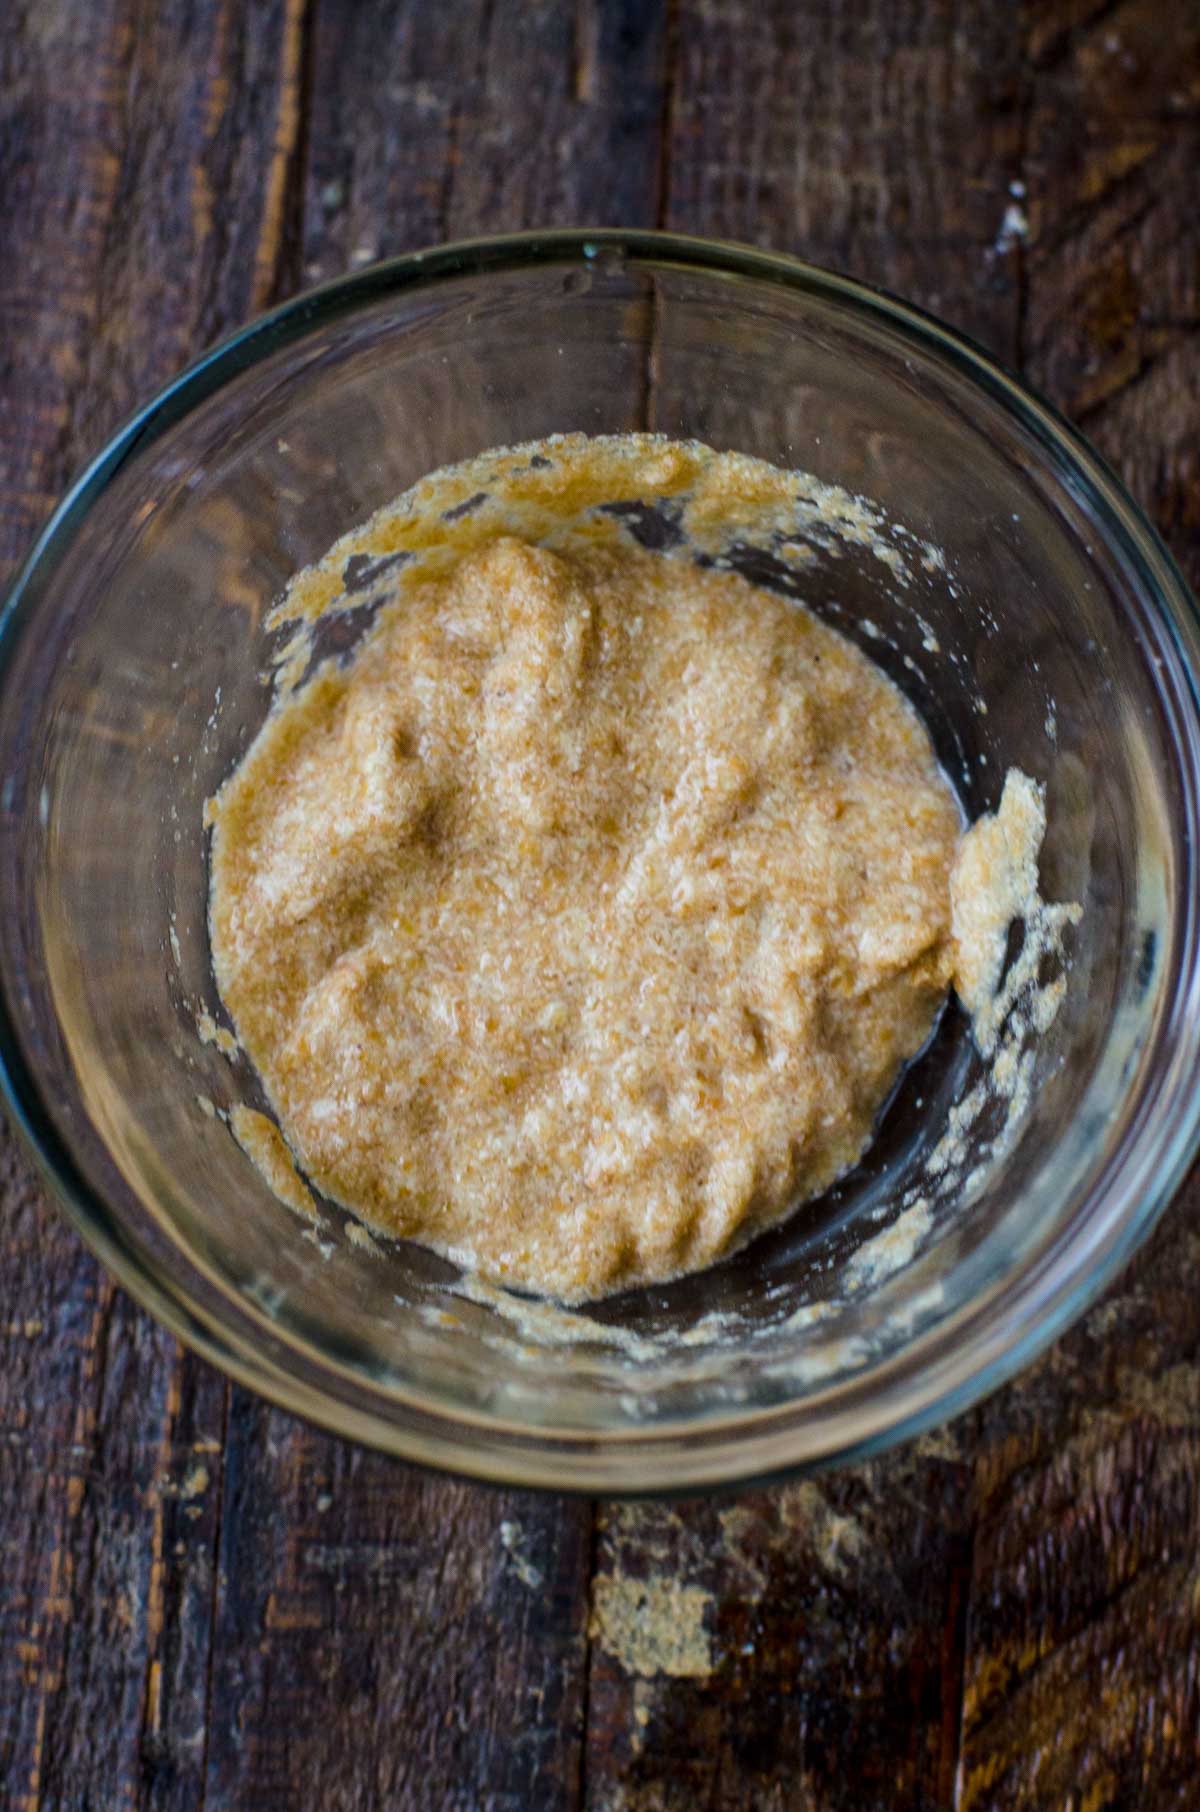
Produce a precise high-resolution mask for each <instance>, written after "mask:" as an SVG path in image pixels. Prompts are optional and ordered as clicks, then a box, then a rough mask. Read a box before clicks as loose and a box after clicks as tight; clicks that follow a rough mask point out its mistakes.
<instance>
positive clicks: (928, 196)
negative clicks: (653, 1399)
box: [586, 0, 1022, 1812]
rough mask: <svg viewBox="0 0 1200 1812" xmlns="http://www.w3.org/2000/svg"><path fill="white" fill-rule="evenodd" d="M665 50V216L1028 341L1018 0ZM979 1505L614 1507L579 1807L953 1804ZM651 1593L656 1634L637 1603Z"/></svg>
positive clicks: (927, 1497)
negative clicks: (1015, 234)
mask: <svg viewBox="0 0 1200 1812" xmlns="http://www.w3.org/2000/svg"><path fill="white" fill-rule="evenodd" d="M673 38H674V42H675V45H676V54H675V61H674V63H673V69H672V83H671V90H670V96H669V103H668V108H667V118H668V122H669V137H668V140H667V144H666V148H665V154H664V155H665V165H664V185H663V214H664V224H666V225H669V226H672V227H677V228H681V229H689V230H697V231H704V232H708V233H713V234H718V235H723V236H726V237H730V238H738V239H747V240H753V241H757V242H759V243H762V244H767V245H772V246H775V247H778V248H780V249H783V250H788V251H794V252H797V253H800V254H801V255H803V256H805V257H808V258H811V259H813V260H814V261H816V262H818V263H823V264H830V265H833V266H836V267H840V268H842V269H846V270H849V271H851V272H852V273H853V274H855V275H857V276H861V277H864V278H866V279H867V280H868V281H872V282H876V283H880V284H883V285H885V286H887V287H890V288H893V289H896V290H899V291H901V292H903V293H904V294H906V295H907V296H909V297H910V298H912V299H914V300H916V301H918V302H923V303H924V304H925V305H926V306H928V307H930V308H932V309H935V310H937V311H938V312H940V313H942V314H944V315H947V316H948V317H949V318H950V319H951V320H953V321H955V322H956V323H957V324H958V325H959V326H961V327H963V328H964V329H965V330H966V331H968V332H969V333H972V334H973V335H975V336H976V337H977V338H979V339H981V340H983V341H985V342H986V343H988V344H990V345H991V346H992V347H993V348H995V349H996V350H997V351H999V352H1000V354H1001V355H1002V356H1004V357H1008V358H1012V357H1013V355H1014V351H1015V348H1016V344H1017V335H1018V330H1019V321H1020V286H1019V277H1020V266H1019V256H1018V249H1017V248H1016V247H1015V246H1014V244H1012V243H1010V242H1009V240H1008V239H1007V238H1005V237H1004V236H1003V235H1002V231H1001V229H1002V226H1003V223H1004V219H1005V215H1006V213H1007V210H1008V209H1009V207H1010V205H1011V203H1012V201H1013V196H1012V195H1011V193H1010V189H1009V184H1010V183H1011V182H1015V181H1018V180H1019V175H1018V170H1019V154H1020V97H1021V93H1022V70H1021V62H1020V53H1019V44H1018V43H1017V41H1016V40H1015V38H1014V35H1013V33H1012V29H1011V24H1010V23H1009V22H1008V20H1007V17H1006V15H1005V13H1004V9H996V8H986V7H971V8H961V7H952V6H949V5H942V4H938V3H936V0H928V3H926V0H909V3H907V4H904V5H901V6H892V5H885V4H883V3H882V0H879V3H876V0H856V3H854V4H850V5H838V6H827V5H818V4H811V5H804V6H798V7H797V6H789V7H784V6H765V7H764V6H757V5H751V4H748V3H747V4H739V3H735V0H730V3H729V4H719V5H715V6H714V5H707V4H706V5H699V4H695V5H693V4H691V3H690V0H682V4H681V5H680V7H679V9H678V15H677V18H676V21H675V28H674V32H673ZM972 1520H973V1518H972V1482H971V1464H970V1459H969V1455H968V1452H967V1451H966V1449H965V1448H962V1447H960V1445H959V1444H958V1443H957V1442H946V1441H945V1440H944V1439H943V1438H941V1437H938V1438H936V1439H934V1440H932V1441H930V1442H927V1443H925V1444H924V1445H923V1446H920V1447H918V1448H916V1449H914V1450H910V1451H908V1452H905V1453H901V1454H898V1455H894V1456H889V1457H886V1458H884V1459H883V1460H881V1461H878V1462H876V1463H874V1464H872V1465H870V1466H866V1467H858V1468H852V1469H849V1470H848V1471H845V1472H842V1473H839V1474H837V1475H836V1476H834V1477H831V1478H829V1479H823V1480H819V1481H816V1482H813V1483H811V1484H805V1485H801V1486H797V1487H793V1488H790V1489H787V1490H784V1491H782V1492H779V1493H776V1494H773V1495H772V1496H770V1497H766V1498H762V1497H755V1498H751V1499H748V1500H745V1501H744V1502H740V1503H738V1504H737V1505H735V1506H733V1507H731V1508H727V1509H724V1510H714V1509H712V1508H711V1507H709V1506H704V1505H696V1506H690V1505H689V1506H686V1507H682V1508H677V1509H673V1510H670V1511H641V1512H637V1513H618V1514H616V1515H613V1516H608V1515H606V1516H605V1517H604V1518H603V1519H602V1522H601V1526H600V1540H599V1554H598V1572H597V1575H596V1578H595V1580H594V1582H593V1619H592V1620H593V1630H594V1632H595V1641H594V1644H593V1651H592V1660H591V1684H590V1697H589V1727H588V1752H587V1758H586V1776H587V1796H586V1804H587V1805H588V1807H589V1808H594V1809H595V1812H609V1809H610V1808H614V1809H615V1808H616V1807H618V1806H619V1807H621V1808H623V1809H624V1812H641V1809H645V1812H651V1809H653V1812H682V1809H683V1808H685V1807H686V1808H688V1809H689V1812H694V1809H699V1808H713V1809H714V1812H716V1809H717V1808H720V1809H721V1812H733V1809H734V1808H739V1809H741V1808H745V1809H747V1812H748V1809H750V1808H754V1809H755V1812H757V1809H758V1808H760V1807H771V1808H772V1809H774V1808H779V1809H780V1812H784V1809H785V1808H797V1809H799V1808H804V1809H805V1812H810V1809H816V1808H831V1809H832V1808H847V1812H849V1809H851V1808H853V1812H867V1809H868V1808H874V1807H879V1808H883V1807H889V1808H890V1807H894V1806H907V1807H916V1806H920V1807H926V1806H929V1807H933V1806H945V1807H949V1806H950V1805H951V1803H952V1796H953V1789H954V1780H955V1774H956V1768H957V1759H958V1732H959V1721H960V1690H961V1671H962V1664H963V1632H964V1624H965V1612H966V1600H967V1589H968V1585H969V1580H970V1570H971V1566H970V1543H971V1530H972ZM642 1590H644V1592H645V1594H646V1596H645V1603H646V1605H647V1607H648V1610H647V1612H646V1616H647V1618H648V1620H649V1622H650V1625H651V1627H652V1628H654V1629H657V1630H658V1631H659V1633H660V1636H661V1648H660V1649H658V1650H656V1648H655V1646H654V1645H653V1644H652V1643H647V1641H646V1640H645V1638H644V1637H642V1638H637V1637H635V1636H634V1635H633V1634H632V1625H631V1624H630V1623H629V1622H628V1620H627V1619H625V1618H624V1612H626V1611H628V1612H632V1610H633V1609H634V1607H636V1605H637V1603H638V1602H639V1592H640V1591H642ZM680 1592H682V1593H683V1594H684V1596H683V1597H682V1598H681V1597H680V1596H679V1593H680ZM613 1605H615V1606H616V1607H617V1608H618V1612H620V1613H621V1614H620V1615H617V1616H616V1618H615V1620H614V1615H613V1614H612V1610H611V1607H612V1606H613ZM681 1625H682V1626H683V1627H684V1628H686V1629H688V1630H690V1631H691V1633H692V1636H693V1638H694V1639H693V1640H692V1641H691V1642H690V1644H689V1645H688V1647H687V1648H686V1651H685V1652H684V1655H683V1660H682V1665H681V1663H680V1657H679V1656H678V1655H674V1656H672V1654H671V1651H670V1648H669V1635H670V1632H671V1631H672V1630H673V1629H677V1628H678V1627H680V1626H681Z"/></svg>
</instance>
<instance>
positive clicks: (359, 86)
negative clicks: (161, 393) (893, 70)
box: [207, 0, 663, 1812]
mask: <svg viewBox="0 0 1200 1812" xmlns="http://www.w3.org/2000/svg"><path fill="white" fill-rule="evenodd" d="M662 16H663V15H662V9H661V8H655V7H642V6H633V5H621V6H617V7H605V8H600V7H597V8H594V9H593V8H592V7H590V6H587V5H584V6H582V7H580V8H579V9H578V10H576V9H575V8H572V7H566V6H537V7H527V6H524V5H517V4H510V3H509V0H495V3H494V4H490V3H480V4H474V3H472V4H466V5H463V6H461V7H450V8H440V9H429V8H427V7H421V6H418V5H402V6H398V7H397V6H392V5H384V4H382V3H381V4H372V5H361V6H356V7H353V8H350V7H343V6H340V5H337V4H332V3H329V0H319V3H318V5H317V6H316V8H315V12H314V16H313V21H312V38H311V44H310V50H309V59H308V62H309V68H310V71H311V78H310V94H311V100H310V112H309V116H308V118H307V121H306V124H305V135H306V140H307V145H308V156H307V180H306V188H305V215H304V232H303V252H302V259H303V271H304V275H305V277H306V278H307V279H310V280H311V279H315V278H317V277H323V276H327V275H330V274H331V273H333V272H334V271H337V270H340V269H343V268H346V267H352V266H354V265H356V264H360V263H364V262H366V261H367V260H368V259H371V258H375V257H379V256H385V255H388V254H390V253H394V252H398V251H402V250H406V249H410V248H412V247H414V246H417V245H422V244H426V243H428V242H430V241H431V240H437V239H440V238H443V237H446V236H447V235H448V234H469V233H477V232H486V231H494V230H498V229H500V228H503V227H517V226H522V225H531V224H553V223H555V222H558V223H561V224H570V223H572V222H575V221H577V220H580V219H595V218H597V217H607V218H610V219H611V218H616V217H623V218H625V219H633V220H635V221H637V220H641V221H652V220H653V218H654V211H655V207H656V198H657V193H658V180H659V172H658V155H657V120H658V110H659V102H660V78H661V58H662V42H661V23H662ZM619 59H620V60H619ZM532 95H536V97H537V102H536V105H531V103H530V97H531V96H532ZM226 1466H227V1476H228V1485H227V1493H226V1515H225V1522H224V1531H223V1539H222V1550H221V1568H220V1577H219V1591H218V1604H217V1625H216V1647H215V1652H216V1663H215V1669H214V1680H213V1702H212V1722H211V1731H210V1740H209V1759H208V1780H207V1785H208V1797H209V1802H210V1803H211V1804H213V1805H220V1806H222V1807H225V1806H228V1807H231V1808H234V1807H240V1806H246V1807H254V1808H256V1809H258V1808H262V1809H263V1812H270V1809H271V1808H275V1807H279V1808H284V1807H290V1806H291V1805H293V1804H294V1803H295V1796H296V1793H297V1791H298V1789H299V1787H300V1786H301V1785H302V1786H303V1790H304V1791H305V1792H306V1794H308V1796H309V1797H311V1798H312V1799H313V1800H314V1802H316V1803H320V1804H321V1805H323V1806H329V1807H346V1808H350V1807H354V1808H359V1807H362V1808H367V1807H377V1806H378V1807H383V1806H388V1807H391V1806H396V1807H401V1806H403V1807H405V1808H406V1809H407V1808H409V1807H412V1808H423V1807H429V1808H430V1809H431V1812H433V1809H434V1808H437V1812H442V1809H443V1808H445V1809H447V1812H450V1809H452V1808H459V1807H462V1808H463V1809H464V1812H466V1808H468V1807H469V1808H471V1812H475V1809H476V1808H484V1807H495V1808H498V1809H499V1808H508V1807H512V1808H514V1809H515V1808H518V1807H520V1808H522V1809H524V1808H526V1807H542V1806H545V1807H553V1808H559V1807H562V1808H568V1807H571V1806H573V1805H575V1804H576V1803H577V1798H578V1788H579V1783H580V1760H581V1747H580V1745H581V1736H582V1716H583V1691H584V1680H585V1645H586V1636H585V1629H586V1619H587V1574H588V1566H589V1557H590V1543H591V1512H590V1509H589V1507H588V1506H586V1505H581V1504H577V1503H561V1502H558V1503H556V1502H543V1501H533V1500H528V1499H524V1498H519V1497H514V1496H512V1495H510V1494H505V1495H499V1494H494V1493H488V1492H484V1491H481V1490H477V1489H473V1488H470V1487H465V1486H460V1485H453V1484H449V1483H445V1482H441V1481H437V1480H428V1479H419V1478H417V1477H415V1476H414V1475H412V1474H411V1473H410V1472H408V1471H406V1470H404V1469H403V1468H401V1467H398V1466H394V1465H389V1464H388V1463H387V1462H385V1461H382V1460H380V1459H378V1458H377V1457H373V1456H369V1455H365V1454H361V1453H356V1452H354V1451H353V1450H351V1449H347V1448H346V1447H345V1446H344V1445H342V1444H341V1443H339V1442H338V1441H336V1440H334V1439H332V1438H330V1437H328V1436H325V1435H321V1434H318V1433H316V1432H315V1431H313V1430H310V1429H307V1428H303V1427H301V1426H299V1425H298V1424H296V1423H293V1422H291V1421H289V1420H288V1419H287V1418H285V1417H283V1416H279V1415H275V1414H271V1413H269V1412H267V1411H265V1410H264V1409H262V1408H261V1406H259V1405H257V1404H254V1403H253V1402H251V1401H250V1400H249V1399H248V1398H246V1397H245V1396H244V1395H243V1394H242V1393H240V1392H235V1394H234V1411H233V1416H232V1420H231V1424H230V1432H229V1443H228V1449H227V1456H226ZM323 1703H328V1704H329V1705H330V1706H331V1707H332V1706H336V1707H337V1714H336V1715H332V1714H331V1715H328V1716H326V1715H320V1716H313V1715H312V1709H313V1707H314V1706H315V1705H319V1704H323Z"/></svg>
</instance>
